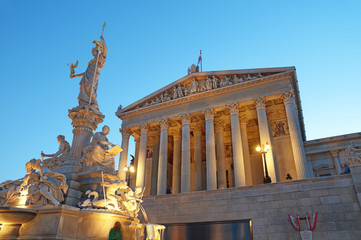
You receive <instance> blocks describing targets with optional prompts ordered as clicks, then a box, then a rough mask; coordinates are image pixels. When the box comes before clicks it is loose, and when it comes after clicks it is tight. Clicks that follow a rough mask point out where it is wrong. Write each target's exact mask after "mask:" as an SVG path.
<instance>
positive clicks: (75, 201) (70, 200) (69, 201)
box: [65, 196, 80, 207]
mask: <svg viewBox="0 0 361 240" xmlns="http://www.w3.org/2000/svg"><path fill="white" fill-rule="evenodd" d="M79 202H80V199H79V198H74V197H72V196H67V197H66V199H65V204H66V205H70V206H74V207H77V206H78V204H79Z"/></svg>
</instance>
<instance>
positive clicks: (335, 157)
mask: <svg viewBox="0 0 361 240" xmlns="http://www.w3.org/2000/svg"><path fill="white" fill-rule="evenodd" d="M331 155H332V158H333V163H334V164H335V169H336V173H337V175H340V174H341V173H342V169H341V164H340V160H339V159H338V150H331Z"/></svg>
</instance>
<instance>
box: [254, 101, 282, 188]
mask: <svg viewBox="0 0 361 240" xmlns="http://www.w3.org/2000/svg"><path fill="white" fill-rule="evenodd" d="M254 101H255V103H256V108H257V118H258V128H259V135H260V140H261V146H266V144H269V145H271V135H270V131H269V127H268V121H267V115H266V98H265V97H260V98H258V99H255V100H254ZM272 147H273V146H271V148H270V149H269V150H268V152H267V154H265V156H266V162H267V169H268V175H269V177H270V178H271V180H272V182H278V181H279V179H278V173H277V171H276V161H275V159H274V157H273V150H272ZM262 162H263V161H262ZM263 164H264V163H263ZM264 168H265V166H263V169H264Z"/></svg>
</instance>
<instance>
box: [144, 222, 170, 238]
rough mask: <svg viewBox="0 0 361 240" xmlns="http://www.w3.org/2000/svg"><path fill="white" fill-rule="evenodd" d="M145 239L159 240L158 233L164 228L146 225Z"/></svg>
mask: <svg viewBox="0 0 361 240" xmlns="http://www.w3.org/2000/svg"><path fill="white" fill-rule="evenodd" d="M145 227H146V229H147V238H146V240H161V235H160V233H159V231H163V230H164V229H165V226H163V225H157V224H147V225H146V226H145Z"/></svg>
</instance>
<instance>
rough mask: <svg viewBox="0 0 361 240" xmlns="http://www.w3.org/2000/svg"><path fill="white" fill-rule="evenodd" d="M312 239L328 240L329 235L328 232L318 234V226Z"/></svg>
mask: <svg viewBox="0 0 361 240" xmlns="http://www.w3.org/2000/svg"><path fill="white" fill-rule="evenodd" d="M312 238H313V239H315V240H317V239H319V240H326V239H328V234H327V232H318V229H317V226H316V229H315V230H314V231H313V232H312Z"/></svg>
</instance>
